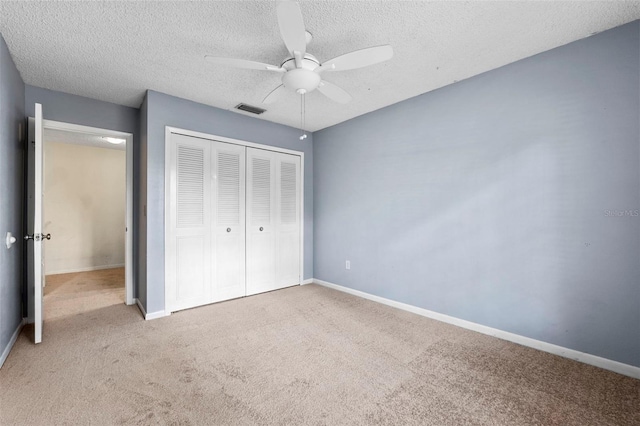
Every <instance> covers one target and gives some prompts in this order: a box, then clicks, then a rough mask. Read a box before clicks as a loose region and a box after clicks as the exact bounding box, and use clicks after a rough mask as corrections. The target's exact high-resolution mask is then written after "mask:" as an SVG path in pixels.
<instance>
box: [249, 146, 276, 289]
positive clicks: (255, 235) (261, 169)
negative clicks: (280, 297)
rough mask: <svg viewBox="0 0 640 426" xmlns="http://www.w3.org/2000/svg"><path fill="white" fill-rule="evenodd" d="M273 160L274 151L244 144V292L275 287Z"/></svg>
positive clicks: (274, 162)
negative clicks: (245, 249) (245, 272)
mask: <svg viewBox="0 0 640 426" xmlns="http://www.w3.org/2000/svg"><path fill="white" fill-rule="evenodd" d="M275 160H276V159H275V153H274V152H271V151H265V150H262V149H254V148H247V296H249V295H252V294H256V293H262V292H265V291H269V290H273V289H274V288H275V277H276V233H275V229H274V228H275V226H274V225H275V211H274V210H275V198H276V197H275V195H276V187H275V183H276V179H275V178H276V168H275V165H276V161H275Z"/></svg>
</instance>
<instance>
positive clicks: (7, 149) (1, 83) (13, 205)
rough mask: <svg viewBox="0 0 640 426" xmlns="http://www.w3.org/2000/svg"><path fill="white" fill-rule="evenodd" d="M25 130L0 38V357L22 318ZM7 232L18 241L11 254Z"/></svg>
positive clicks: (17, 86) (18, 87)
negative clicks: (6, 243)
mask: <svg viewBox="0 0 640 426" xmlns="http://www.w3.org/2000/svg"><path fill="white" fill-rule="evenodd" d="M24 127H25V120H24V83H23V81H22V78H21V77H20V74H19V73H18V70H17V69H16V66H15V64H14V63H13V59H12V58H11V55H10V54H9V50H8V49H7V45H6V44H5V42H4V39H3V38H2V35H0V237H1V238H0V240H1V241H2V245H0V354H2V353H4V351H5V350H6V348H7V346H8V344H9V341H10V340H11V337H12V336H13V333H14V332H15V331H16V329H17V328H18V326H19V325H20V323H21V322H22V316H23V315H22V290H23V281H24V280H23V273H22V272H23V268H22V266H23V262H22V259H23V247H24V240H23V239H22V236H23V221H22V218H23V217H24V214H23V206H24V183H23V182H24V179H23V175H24V167H23V166H24V152H25V151H24V142H23V139H24V136H23V135H24V133H25V132H24ZM20 128H21V129H22V130H19V129H20ZM21 133H22V134H21ZM7 232H11V233H12V234H13V235H15V237H16V239H17V242H16V244H14V245H13V247H11V249H10V250H7V248H6V246H5V245H4V238H5V235H6V233H7Z"/></svg>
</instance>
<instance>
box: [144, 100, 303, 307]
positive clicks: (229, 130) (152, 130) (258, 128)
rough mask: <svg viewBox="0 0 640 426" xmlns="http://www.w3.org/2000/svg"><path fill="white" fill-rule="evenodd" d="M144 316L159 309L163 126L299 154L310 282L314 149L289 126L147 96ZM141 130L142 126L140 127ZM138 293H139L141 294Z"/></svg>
mask: <svg viewBox="0 0 640 426" xmlns="http://www.w3.org/2000/svg"><path fill="white" fill-rule="evenodd" d="M146 115H147V144H148V145H147V184H146V188H147V200H146V201H147V228H146V229H147V263H146V268H147V269H146V277H147V279H146V285H147V288H146V296H147V298H146V300H145V301H144V302H145V308H146V310H147V312H157V311H162V310H164V162H165V158H164V146H165V126H173V127H179V128H183V129H187V130H194V131H198V132H203V133H209V134H214V135H217V136H224V137H229V138H234V139H240V140H244V141H248V142H255V143H260V144H265V145H271V146H276V147H280V148H287V149H292V150H297V151H303V152H304V157H305V163H304V168H305V173H304V179H305V187H304V191H305V196H304V204H305V206H304V207H305V208H304V220H305V230H304V241H305V247H304V252H305V258H304V277H305V278H311V277H313V150H312V140H313V137H312V136H311V135H310V136H309V138H307V139H305V140H304V141H300V140H299V139H298V137H299V136H300V131H299V130H297V129H294V128H292V127H287V126H283V125H280V124H275V123H271V122H268V121H264V120H259V119H256V118H254V117H249V116H246V115H242V114H237V113H234V112H230V111H225V110H221V109H218V108H213V107H210V106H206V105H203V104H198V103H195V102H191V101H188V100H185V99H180V98H176V97H173V96H169V95H165V94H162V93H158V92H154V91H148V92H147V112H146ZM143 125H144V123H143ZM141 293H142V292H141Z"/></svg>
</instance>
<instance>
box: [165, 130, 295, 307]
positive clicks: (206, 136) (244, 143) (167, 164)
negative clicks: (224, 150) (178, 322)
mask: <svg viewBox="0 0 640 426" xmlns="http://www.w3.org/2000/svg"><path fill="white" fill-rule="evenodd" d="M171 134H178V135H183V136H191V137H195V138H199V139H205V140H210V141H215V142H225V143H231V144H234V145H240V146H244V147H247V148H257V149H264V150H266V151H274V152H281V153H283V154H291V155H297V156H299V157H300V284H302V282H303V281H304V152H302V151H294V150H292V149H287V148H280V147H277V146H272V145H264V144H260V143H255V142H248V141H243V140H241V139H233V138H227V137H224V136H217V135H212V134H210V133H202V132H196V131H193V130H187V129H181V128H179V127H173V126H165V130H164V154H165V155H164V211H165V214H164V235H165V239H164V254H165V259H164V265H165V270H164V313H165V315H171V310H170V309H169V306H168V304H167V300H169V294H168V288H169V286H167V277H168V276H169V274H168V272H169V269H168V265H169V264H170V263H169V259H168V258H167V253H169V250H167V244H169V241H167V238H166V236H167V235H169V226H170V225H171V224H170V223H169V221H168V220H167V214H168V212H169V210H170V199H169V194H170V176H169V173H170V170H171V158H170V156H169V155H168V154H169V152H170V144H171Z"/></svg>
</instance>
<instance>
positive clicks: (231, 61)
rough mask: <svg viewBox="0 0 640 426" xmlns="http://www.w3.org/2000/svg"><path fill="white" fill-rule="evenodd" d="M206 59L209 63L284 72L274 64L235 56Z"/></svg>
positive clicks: (206, 57) (207, 57) (208, 57)
mask: <svg viewBox="0 0 640 426" xmlns="http://www.w3.org/2000/svg"><path fill="white" fill-rule="evenodd" d="M204 58H205V59H206V61H207V62H208V63H210V64H216V65H224V66H227V67H234V68H244V69H249V70H263V71H277V72H285V71H286V70H285V69H284V68H280V67H277V66H275V65H269V64H263V63H262V62H255V61H247V60H246V59H235V58H218V57H216V56H209V55H207V56H205V57H204Z"/></svg>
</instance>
